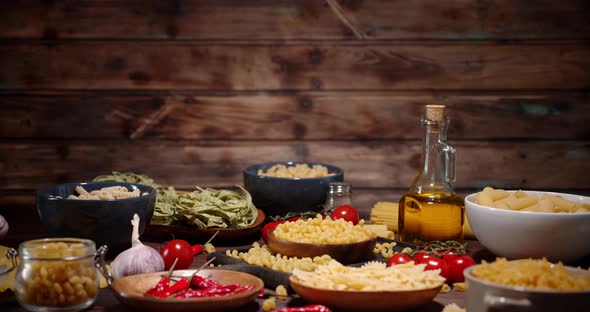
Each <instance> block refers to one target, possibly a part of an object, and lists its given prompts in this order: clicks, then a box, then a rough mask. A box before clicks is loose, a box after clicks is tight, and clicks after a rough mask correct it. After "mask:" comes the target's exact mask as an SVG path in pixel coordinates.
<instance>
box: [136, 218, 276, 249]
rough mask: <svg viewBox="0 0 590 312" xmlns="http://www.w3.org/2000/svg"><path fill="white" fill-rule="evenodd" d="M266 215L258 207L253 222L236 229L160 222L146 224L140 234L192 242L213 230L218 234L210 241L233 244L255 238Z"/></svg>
mask: <svg viewBox="0 0 590 312" xmlns="http://www.w3.org/2000/svg"><path fill="white" fill-rule="evenodd" d="M265 218H266V215H265V214H264V212H263V211H262V210H260V209H258V216H256V220H255V221H254V224H252V225H250V226H248V227H245V228H241V229H237V228H208V229H200V228H198V227H196V226H194V227H191V226H184V225H161V224H150V225H148V226H147V229H146V230H145V232H144V234H143V235H142V239H143V240H150V241H157V242H163V241H167V240H170V239H172V238H173V237H174V238H178V239H184V240H186V241H188V242H190V243H192V244H196V243H203V242H205V241H207V240H208V239H209V238H211V237H212V236H213V235H214V234H215V232H217V231H219V234H217V236H215V238H214V239H213V241H212V243H213V244H216V245H224V244H230V245H235V243H236V242H244V241H245V240H248V239H250V240H257V239H258V238H259V237H260V236H259V233H258V232H259V231H260V226H261V225H262V223H263V222H264V219H265Z"/></svg>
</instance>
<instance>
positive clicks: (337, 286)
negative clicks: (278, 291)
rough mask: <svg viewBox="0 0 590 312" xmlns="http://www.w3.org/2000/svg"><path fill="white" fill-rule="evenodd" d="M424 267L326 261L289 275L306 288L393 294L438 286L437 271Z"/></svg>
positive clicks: (419, 265)
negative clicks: (309, 269) (313, 268)
mask: <svg viewBox="0 0 590 312" xmlns="http://www.w3.org/2000/svg"><path fill="white" fill-rule="evenodd" d="M425 267H426V265H425V264H418V265H415V264H414V262H413V261H412V262H408V263H404V264H398V265H394V266H390V267H387V266H386V264H385V263H382V262H368V263H367V264H365V265H363V266H362V267H360V268H357V267H347V266H344V265H342V264H340V263H339V262H337V261H330V262H329V263H328V264H326V265H320V266H318V268H316V269H315V270H314V271H312V272H305V271H301V270H297V269H296V270H294V271H293V275H294V276H296V277H297V278H298V279H299V280H300V281H301V283H302V284H304V285H306V286H309V287H314V288H321V289H330V290H349V291H397V290H419V289H431V288H435V287H440V286H442V285H443V284H444V281H445V279H444V277H442V276H440V275H439V272H440V270H428V271H426V270H424V268H425Z"/></svg>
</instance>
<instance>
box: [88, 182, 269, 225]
mask: <svg viewBox="0 0 590 312" xmlns="http://www.w3.org/2000/svg"><path fill="white" fill-rule="evenodd" d="M94 181H114V182H128V183H138V184H145V185H149V186H151V187H153V188H155V189H156V191H157V196H156V205H155V207H154V215H153V217H152V221H151V223H152V224H161V225H175V224H186V225H190V226H197V227H199V228H228V227H230V228H245V227H248V226H250V225H252V224H254V222H255V221H256V217H257V216H258V210H257V209H256V207H255V206H254V204H253V203H252V196H251V195H250V193H248V191H246V190H245V189H244V188H243V187H241V186H239V185H237V187H238V188H240V190H241V191H242V192H243V194H244V195H240V194H239V193H236V192H234V191H230V190H215V189H211V188H205V189H203V188H200V187H197V188H196V190H194V191H192V192H186V193H185V192H182V193H178V192H176V190H175V189H174V187H172V186H162V185H160V184H157V183H155V182H154V180H153V179H151V178H149V177H148V176H145V175H141V174H136V173H132V172H123V173H121V172H116V171H114V172H113V173H112V174H110V175H101V176H98V177H96V178H94Z"/></svg>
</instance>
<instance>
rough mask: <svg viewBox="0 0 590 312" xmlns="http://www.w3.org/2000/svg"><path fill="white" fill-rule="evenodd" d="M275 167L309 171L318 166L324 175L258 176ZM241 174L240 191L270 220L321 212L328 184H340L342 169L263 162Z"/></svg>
mask: <svg viewBox="0 0 590 312" xmlns="http://www.w3.org/2000/svg"><path fill="white" fill-rule="evenodd" d="M277 165H281V166H284V167H287V168H289V167H295V166H297V165H307V166H308V167H310V168H313V167H314V166H321V167H323V168H325V171H324V173H327V175H322V174H318V175H315V176H313V177H277V176H267V175H262V174H260V173H261V172H268V170H269V169H271V168H273V166H277ZM321 167H320V168H321ZM275 168H276V167H275ZM243 173H244V187H245V188H246V190H247V191H248V192H249V193H250V195H252V202H253V203H254V206H256V208H258V209H260V210H262V211H264V213H265V214H266V215H267V216H271V217H272V216H284V215H286V214H288V213H290V212H294V213H301V212H308V211H318V212H319V211H321V210H322V209H323V205H324V203H325V202H326V194H327V192H328V190H329V184H330V183H331V182H342V181H343V180H344V171H342V169H340V168H339V167H336V166H334V165H329V164H325V163H318V162H267V163H262V164H255V165H251V166H249V167H247V168H246V169H244V171H243Z"/></svg>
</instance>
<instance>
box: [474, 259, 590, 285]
mask: <svg viewBox="0 0 590 312" xmlns="http://www.w3.org/2000/svg"><path fill="white" fill-rule="evenodd" d="M471 274H472V275H473V276H475V277H477V278H479V279H482V280H485V281H488V282H492V283H495V284H499V285H504V286H516V287H524V288H533V289H545V290H557V291H571V290H588V289H590V277H589V276H584V275H572V274H570V273H569V272H568V271H567V270H566V269H565V266H564V265H563V264H562V263H561V262H559V263H557V264H554V263H551V262H549V261H547V260H546V259H520V260H512V261H508V260H506V259H505V258H498V259H496V261H494V262H491V263H488V262H486V261H483V262H482V264H481V265H479V266H477V267H475V268H473V270H472V271H471Z"/></svg>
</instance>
